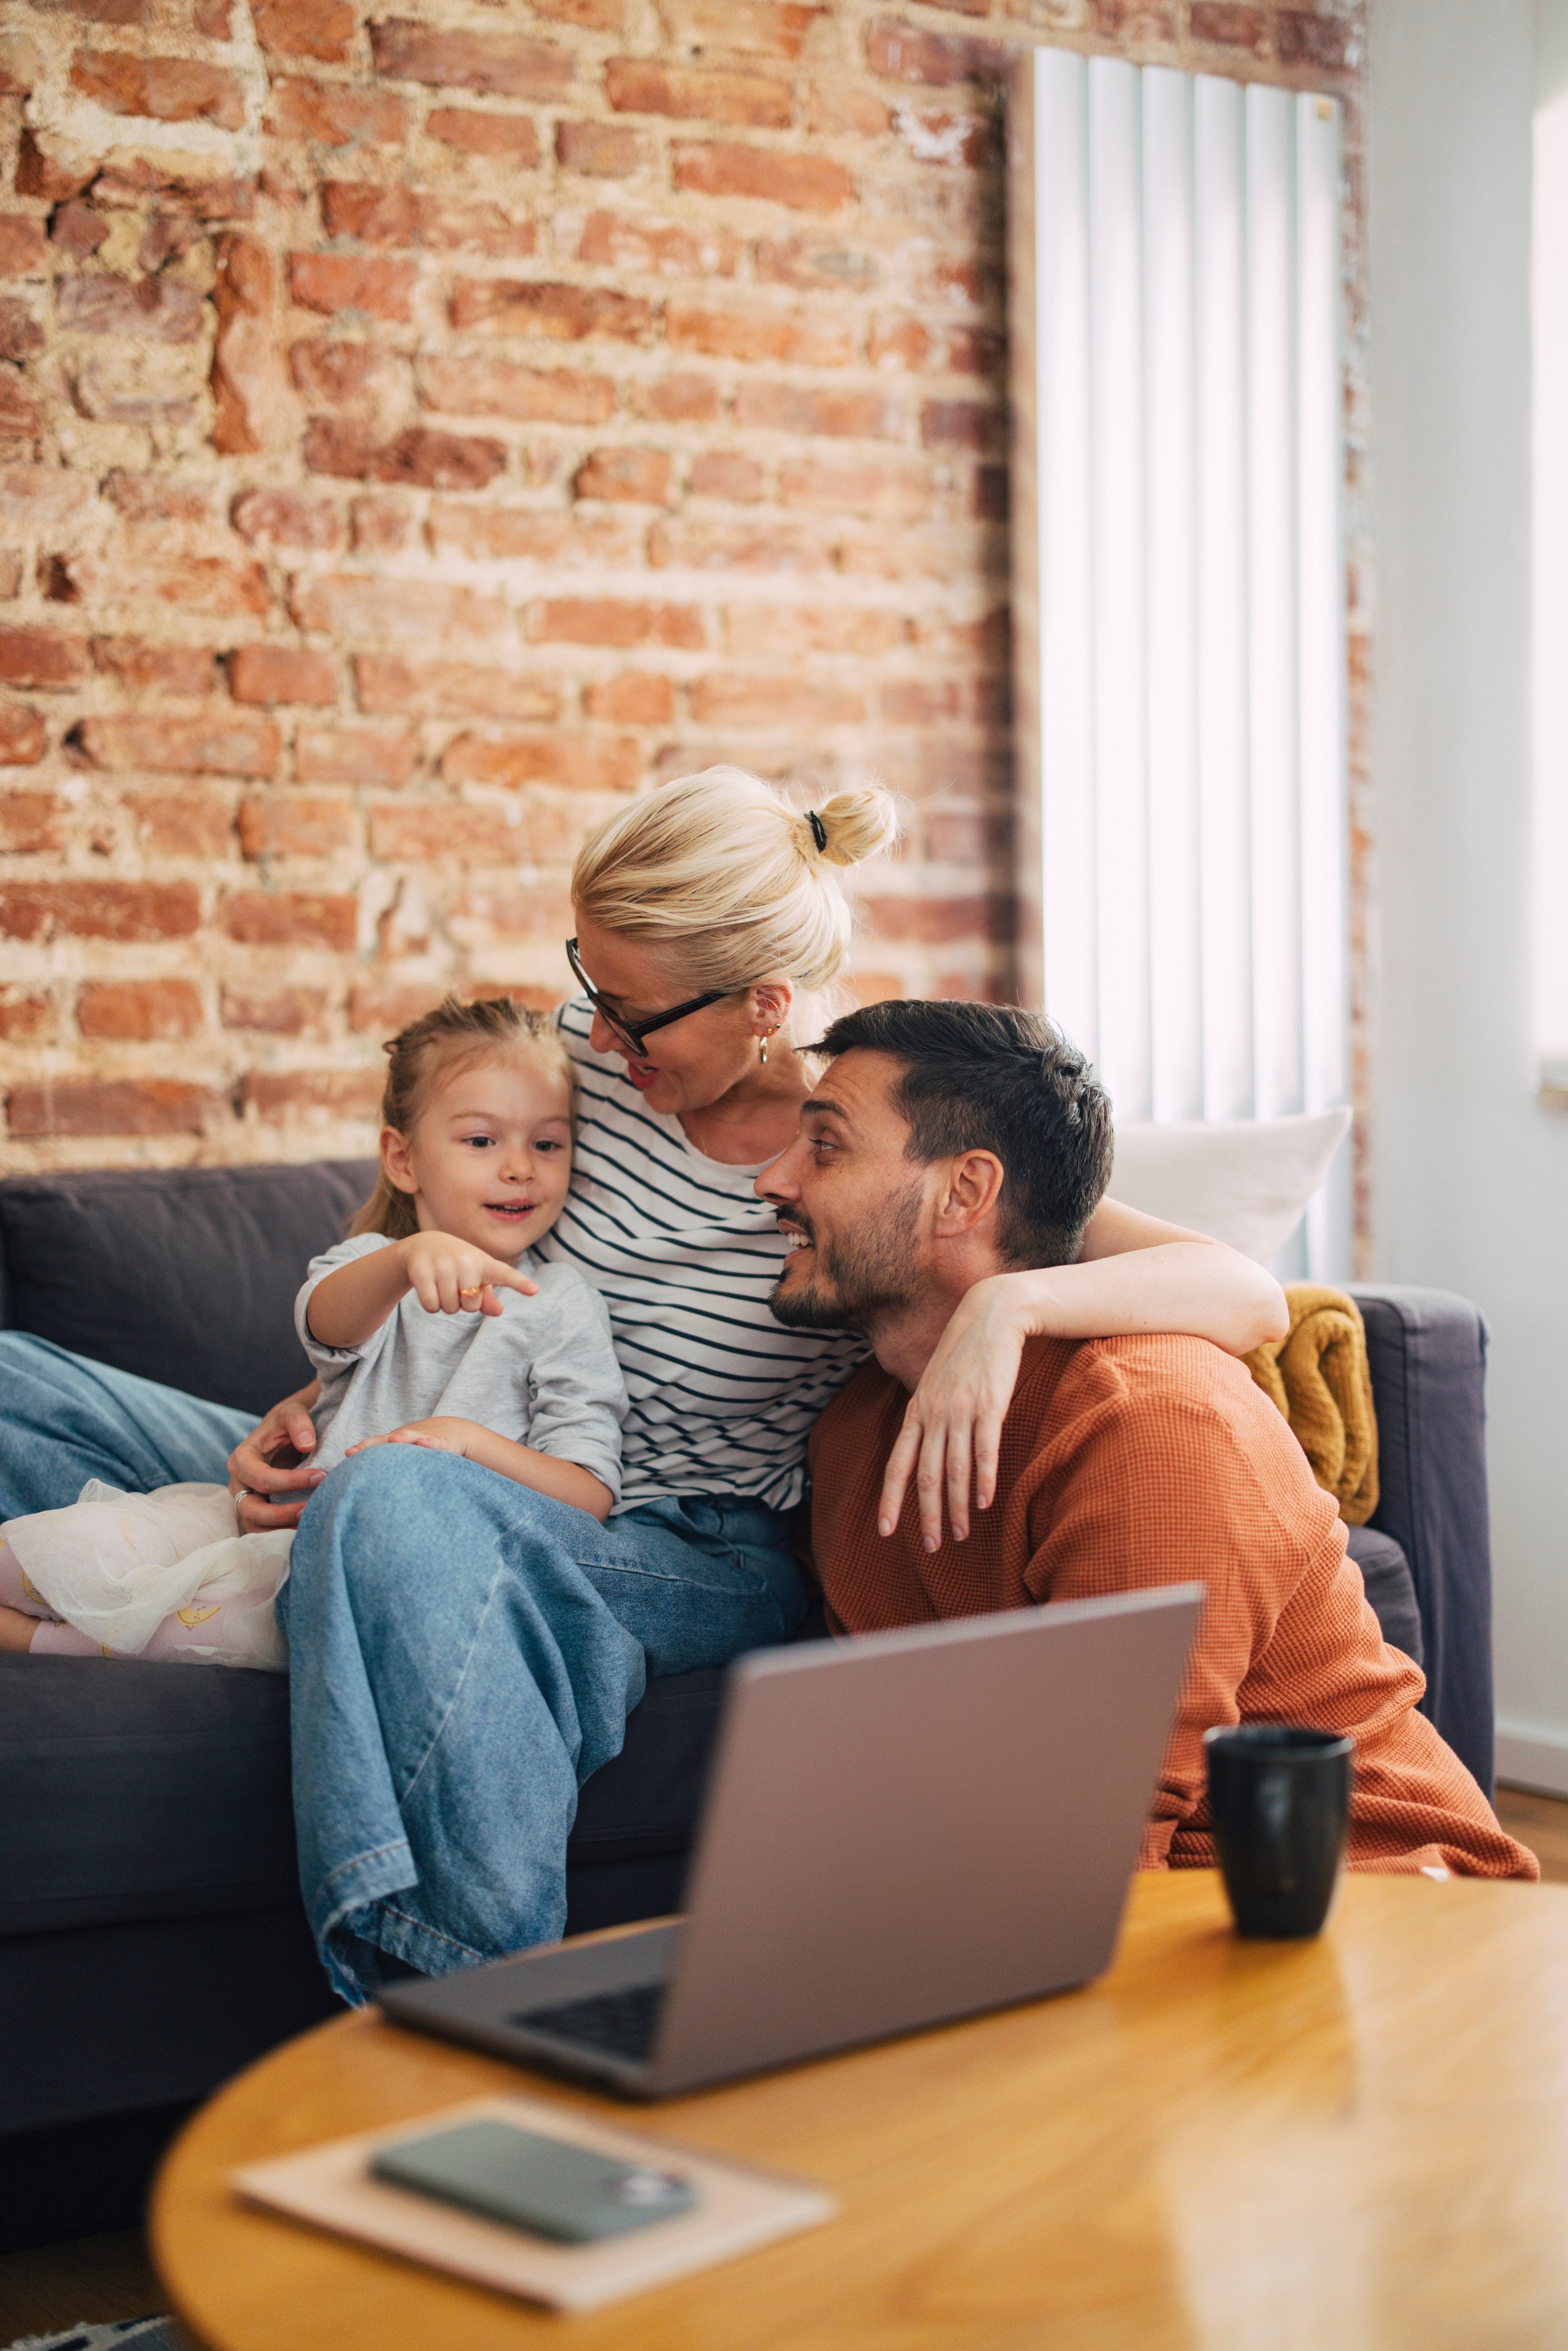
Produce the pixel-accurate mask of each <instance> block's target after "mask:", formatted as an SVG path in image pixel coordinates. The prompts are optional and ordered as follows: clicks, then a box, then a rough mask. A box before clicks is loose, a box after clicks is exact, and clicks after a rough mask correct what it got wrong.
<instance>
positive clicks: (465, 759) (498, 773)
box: [441, 727, 643, 792]
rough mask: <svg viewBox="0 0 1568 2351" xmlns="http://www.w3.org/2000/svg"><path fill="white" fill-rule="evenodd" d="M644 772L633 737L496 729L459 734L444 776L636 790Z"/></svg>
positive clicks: (456, 780) (457, 780) (460, 780)
mask: <svg viewBox="0 0 1568 2351" xmlns="http://www.w3.org/2000/svg"><path fill="white" fill-rule="evenodd" d="M642 772H643V754H642V752H641V750H640V749H639V747H638V746H637V744H636V743H635V742H634V741H632V740H631V739H630V738H625V737H622V738H620V739H617V740H614V741H610V742H597V741H594V740H592V739H591V738H590V737H584V736H580V735H576V736H573V735H562V734H551V735H503V734H500V733H498V732H497V730H496V729H495V728H493V727H490V728H486V729H485V730H484V731H482V732H478V731H476V732H474V733H471V734H467V735H459V736H458V737H456V738H455V741H454V742H452V743H451V744H450V745H449V746H448V747H447V751H446V756H445V758H444V759H443V760H442V762H441V778H442V781H443V782H444V783H448V784H504V785H506V786H507V788H508V789H514V790H515V789H517V788H518V787H519V786H521V785H523V784H564V785H567V786H569V787H570V788H571V789H575V790H579V791H591V792H614V791H625V792H629V791H631V790H632V789H633V788H634V786H635V785H636V783H637V781H638V778H639V777H640V776H641V774H642Z"/></svg>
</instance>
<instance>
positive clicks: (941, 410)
mask: <svg viewBox="0 0 1568 2351" xmlns="http://www.w3.org/2000/svg"><path fill="white" fill-rule="evenodd" d="M1006 424H1007V417H1006V413H1005V412H1004V411H1003V410H1001V409H999V408H997V407H995V406H993V405H992V404H991V403H990V402H988V401H983V400H928V401H927V402H926V403H925V407H924V408H923V409H922V410H921V412H920V438H921V440H922V441H923V442H924V443H925V446H926V448H927V449H992V448H995V446H996V445H997V444H998V442H999V441H1000V440H1001V439H1002V437H1003V434H1004V430H1005V427H1006Z"/></svg>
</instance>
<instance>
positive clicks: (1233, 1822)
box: [1203, 1722, 1355, 1936]
mask: <svg viewBox="0 0 1568 2351" xmlns="http://www.w3.org/2000/svg"><path fill="white" fill-rule="evenodd" d="M1203 1743H1204V1747H1205V1749H1206V1750H1207V1757H1208V1816H1209V1819H1210V1820H1211V1821H1212V1822H1213V1823H1214V1842H1215V1844H1217V1845H1218V1848H1219V1866H1220V1868H1221V1870H1222V1871H1223V1872H1224V1874H1225V1890H1226V1892H1227V1894H1228V1896H1230V1908H1231V1912H1232V1914H1233V1916H1234V1917H1235V1920H1236V1931H1237V1933H1238V1934H1239V1935H1276V1936H1286V1935H1315V1934H1316V1933H1317V1931H1318V1929H1319V1928H1320V1927H1321V1926H1322V1923H1323V1920H1324V1919H1325V1918H1326V1917H1328V1908H1329V1903H1330V1901H1331V1899H1332V1898H1333V1889H1334V1880H1335V1879H1336V1878H1337V1876H1339V1865H1340V1857H1341V1855H1343V1851H1344V1836H1345V1829H1346V1826H1347V1824H1348V1823H1349V1820H1350V1784H1351V1758H1352V1756H1353V1755H1354V1751H1355V1741H1354V1739H1346V1738H1343V1737H1342V1736H1341V1735H1340V1734H1339V1732H1337V1731H1333V1730H1304V1729H1298V1728H1297V1727H1296V1726H1295V1725H1294V1724H1292V1723H1288V1722H1244V1723H1240V1724H1239V1725H1238V1726H1237V1728H1236V1729H1233V1730H1228V1729H1221V1730H1210V1731H1207V1732H1206V1733H1205V1736H1204V1741H1203Z"/></svg>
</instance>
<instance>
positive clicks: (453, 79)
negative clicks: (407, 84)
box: [371, 17, 572, 99]
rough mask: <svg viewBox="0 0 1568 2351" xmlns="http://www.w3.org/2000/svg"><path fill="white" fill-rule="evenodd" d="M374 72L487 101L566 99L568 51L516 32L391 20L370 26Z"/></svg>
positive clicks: (570, 67) (568, 71)
mask: <svg viewBox="0 0 1568 2351" xmlns="http://www.w3.org/2000/svg"><path fill="white" fill-rule="evenodd" d="M371 56H372V57H373V58H374V60H375V69H376V72H377V73H378V74H379V75H381V76H382V78H384V79H386V80H388V81H419V82H426V83H430V84H433V85H434V86H435V87H436V88H438V89H476V90H482V91H483V92H484V93H485V94H486V97H490V98H532V99H556V98H564V97H565V96H566V93H567V91H568V90H569V89H570V87H571V78H572V65H571V53H570V50H568V49H562V48H558V47H555V45H554V44H553V43H552V42H549V41H538V40H531V39H529V38H528V36H527V35H526V34H520V33H468V32H459V31H455V30H445V31H444V30H442V29H440V28H438V27H437V26H434V25H417V24H413V23H410V22H409V21H407V20H406V19H399V18H397V17H392V18H390V19H388V20H387V21H386V22H384V23H382V24H379V25H374V24H373V25H372V26H371Z"/></svg>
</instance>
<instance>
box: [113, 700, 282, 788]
mask: <svg viewBox="0 0 1568 2351" xmlns="http://www.w3.org/2000/svg"><path fill="white" fill-rule="evenodd" d="M76 739H77V740H78V742H79V743H80V746H81V749H82V753H83V756H84V757H85V758H88V759H89V760H90V761H91V762H92V764H93V766H94V767H95V768H110V769H112V770H115V771H121V770H124V769H127V768H130V769H140V770H141V771H143V772H146V773H151V774H154V775H156V774H159V773H162V774H164V775H174V776H271V775H276V774H277V760H278V754H279V749H280V746H279V743H278V737H277V727H276V726H273V725H272V723H271V721H270V720H269V719H265V718H242V717H241V716H239V715H238V713H237V712H227V713H224V714H222V715H214V716H213V717H211V718H150V717H119V718H84V719H83V720H82V721H81V723H80V725H79V726H78V727H77V728H76Z"/></svg>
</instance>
